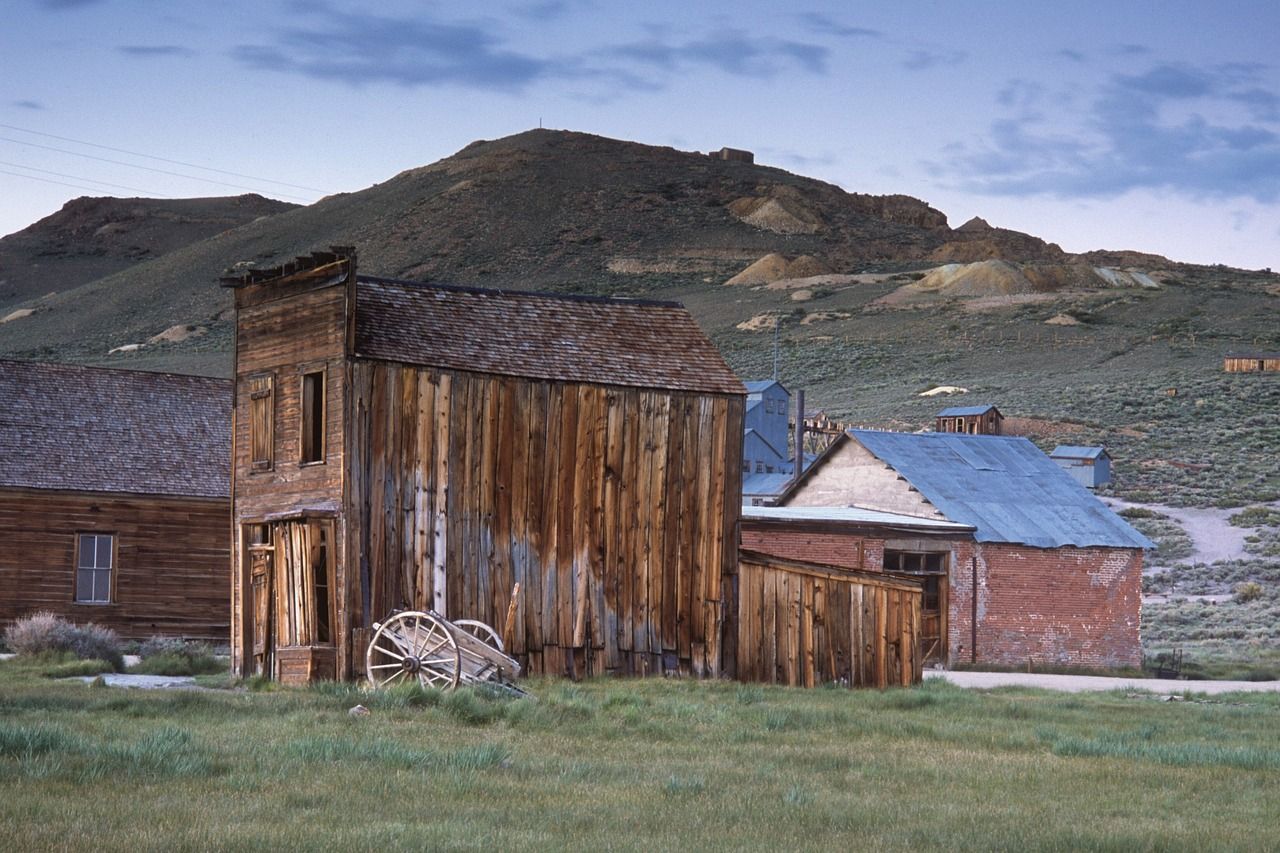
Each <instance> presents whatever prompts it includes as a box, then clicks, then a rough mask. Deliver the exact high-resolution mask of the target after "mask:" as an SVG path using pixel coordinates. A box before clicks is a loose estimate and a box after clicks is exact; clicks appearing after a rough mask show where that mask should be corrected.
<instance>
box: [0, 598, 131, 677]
mask: <svg viewBox="0 0 1280 853" xmlns="http://www.w3.org/2000/svg"><path fill="white" fill-rule="evenodd" d="M4 641H5V645H7V646H8V647H9V648H11V649H13V651H14V653H16V654H18V655H39V654H71V655H74V656H75V657H77V658H80V659H81V660H94V659H100V660H104V661H106V662H108V663H109V664H110V665H111V666H112V668H113V669H115V670H116V671H119V670H122V669H124V655H123V653H122V652H121V651H120V637H119V636H117V634H116V632H115V631H112V630H111V629H110V628H104V627H103V626H101V625H95V624H93V623H92V622H90V623H89V624H87V625H76V624H75V623H73V622H68V621H67V620H66V619H63V618H61V617H59V616H56V615H54V614H53V613H48V612H41V613H36V614H34V615H32V616H28V617H27V618H26V619H19V620H17V621H16V622H14V623H13V624H11V625H10V626H9V627H8V628H7V629H6V630H5V634H4Z"/></svg>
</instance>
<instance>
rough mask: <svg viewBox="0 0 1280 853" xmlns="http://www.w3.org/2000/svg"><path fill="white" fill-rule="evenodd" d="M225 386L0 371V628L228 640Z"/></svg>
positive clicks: (17, 366)
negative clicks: (54, 622)
mask: <svg viewBox="0 0 1280 853" xmlns="http://www.w3.org/2000/svg"><path fill="white" fill-rule="evenodd" d="M230 411H231V383H229V382H227V381H226V380H221V379H208V378H203V377H196V376H175V375H169V374H161V373H144V372H139V371H131V370H106V369H102V368H90V367H79V366H72V365H65V364H38V363H33V362H18V361H0V538H3V541H4V546H3V547H0V627H3V625H4V624H7V623H8V622H10V621H11V620H13V619H16V618H21V617H23V616H26V615H29V614H31V613H33V612H36V611H41V610H45V611H51V612H53V613H55V614H57V615H58V616H61V617H63V618H65V619H69V620H71V621H73V622H77V623H85V622H96V623H98V624H100V625H105V626H107V627H110V628H112V629H114V630H115V631H117V632H118V633H119V634H121V635H122V636H124V637H126V638H137V639H142V638H146V637H150V636H152V635H168V636H181V637H188V638H193V639H202V640H211V641H215V642H219V643H225V642H227V640H228V638H229V621H230V619H229V615H230V609H229V605H228V602H229V601H230V589H229V583H228V581H229V578H228V573H227V566H228V565H229V563H230V548H229V545H228V541H227V529H228V525H229V523H230V518H231V514H230V500H229V492H230V472H229V457H230V450H231V439H230V423H229V416H230Z"/></svg>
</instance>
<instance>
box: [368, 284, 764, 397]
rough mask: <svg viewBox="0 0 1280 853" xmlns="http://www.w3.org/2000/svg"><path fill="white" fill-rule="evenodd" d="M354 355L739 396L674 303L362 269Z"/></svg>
mask: <svg viewBox="0 0 1280 853" xmlns="http://www.w3.org/2000/svg"><path fill="white" fill-rule="evenodd" d="M356 299H357V307H356V354H357V355H358V356H362V357H366V358H376V359H385V360H388V361H400V362H405V363H408V364H421V365H425V366H429V367H442V368H450V369H454V370H470V371H475V372H478V373H493V374H498V375H505V376H521V377H526V378H531V379H548V380H558V381H563V382H586V383H592V384H604V385H624V386H632V387H639V388H660V389H667V390H674V391H694V392H701V393H716V394H743V393H744V392H745V389H744V388H743V385H742V382H741V381H739V379H738V377H737V376H735V375H734V373H733V371H732V370H730V369H729V365H728V364H726V363H725V360H724V358H723V357H722V356H721V355H720V352H719V351H718V350H717V349H716V348H715V346H714V345H713V344H712V343H711V341H710V340H708V338H707V336H706V335H704V334H703V333H702V330H701V329H700V328H698V324H697V323H696V322H695V321H694V319H693V317H692V316H691V315H690V314H689V312H688V311H686V310H685V309H684V307H683V306H681V305H680V304H678V303H675V302H653V301H645V300H627V299H605V298H596V297H581V296H578V297H574V296H560V295H551V294H545V293H527V292H522V291H506V290H485V289H481V288H464V287H448V286H444V285H433V284H415V283H413V282H398V281H390V280H387V279H376V278H365V277H363V276H361V277H360V278H359V280H358V284H357V298H356Z"/></svg>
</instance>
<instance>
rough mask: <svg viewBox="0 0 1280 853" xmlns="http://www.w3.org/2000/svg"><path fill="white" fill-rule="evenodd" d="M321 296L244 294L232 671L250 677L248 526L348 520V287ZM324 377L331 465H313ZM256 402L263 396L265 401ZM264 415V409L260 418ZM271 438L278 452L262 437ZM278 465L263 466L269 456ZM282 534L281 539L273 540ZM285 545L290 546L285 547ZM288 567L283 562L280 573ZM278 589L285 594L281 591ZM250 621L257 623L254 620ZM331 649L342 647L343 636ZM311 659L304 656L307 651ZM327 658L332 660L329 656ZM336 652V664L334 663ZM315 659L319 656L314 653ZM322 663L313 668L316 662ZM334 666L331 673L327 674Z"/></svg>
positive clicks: (280, 637)
mask: <svg viewBox="0 0 1280 853" xmlns="http://www.w3.org/2000/svg"><path fill="white" fill-rule="evenodd" d="M319 283H320V284H321V285H322V286H321V287H320V289H315V290H307V289H306V288H305V287H304V286H302V285H301V284H299V285H298V286H296V287H294V288H293V289H291V290H289V291H288V297H289V298H287V299H279V298H274V299H273V298H269V297H270V296H272V293H271V290H270V288H271V285H265V286H254V287H249V288H246V289H244V290H241V291H237V293H236V298H237V314H238V321H237V328H236V383H235V409H234V416H233V428H232V465H233V474H232V476H233V479H234V493H233V494H234V504H233V508H232V511H233V516H234V533H233V536H234V545H233V547H234V569H233V571H232V590H231V595H232V620H231V621H232V626H231V632H232V666H233V668H234V669H235V671H236V672H239V673H243V674H247V673H249V672H250V670H251V669H252V666H253V664H252V657H253V656H252V654H251V653H249V654H246V649H251V648H252V646H253V633H254V626H253V621H254V620H253V618H252V613H253V605H252V600H251V593H250V592H249V590H250V588H251V584H252V580H251V578H250V572H251V566H250V559H249V555H248V551H247V549H246V547H245V539H244V536H245V527H244V525H246V524H249V523H258V522H263V521H269V520H273V519H276V520H279V519H285V518H315V517H317V516H321V517H331V516H336V515H337V514H338V510H339V508H340V507H341V505H342V494H343V453H344V441H343V438H344V431H343V421H344V417H345V411H344V406H345V405H346V393H345V388H344V384H345V375H346V370H345V363H346V362H345V358H346V343H347V341H346V337H347V296H348V294H347V288H345V287H343V286H333V282H332V281H327V280H321V281H320V282H319ZM320 370H323V371H324V377H325V380H324V381H325V387H324V441H323V447H322V448H321V450H322V454H321V456H322V459H323V461H321V462H311V463H305V462H303V435H302V427H303V423H302V405H303V376H304V375H305V374H306V373H310V372H315V371H320ZM264 391H269V397H267V399H268V400H269V401H270V408H269V411H265V412H264V411H263V402H262V401H263V399H264V398H263V392H264ZM255 395H256V396H255ZM255 409H257V411H255ZM263 432H265V433H266V434H267V435H268V436H269V439H268V440H269V446H268V447H267V448H266V449H264V447H263V445H262V444H261V443H259V446H258V448H257V449H256V451H257V452H255V448H254V447H253V443H254V442H253V438H254V436H255V434H256V435H259V436H261V435H262V434H263ZM264 455H265V456H267V457H269V459H270V462H269V464H266V465H264V464H262V463H263V458H262V457H263V456H264ZM332 523H333V524H334V530H333V534H332V536H333V542H332V547H331V548H330V553H331V554H340V553H342V548H343V547H344V545H343V537H344V525H343V523H342V519H337V520H336V521H335V522H332ZM274 536H275V534H274V533H273V537H274ZM277 544H280V545H281V547H282V548H283V547H284V546H285V545H288V544H289V543H288V542H285V543H277ZM330 562H333V563H335V565H333V566H332V567H331V568H332V570H335V571H336V577H334V581H333V582H334V585H335V590H341V589H343V588H344V585H345V584H347V583H348V581H347V579H346V578H345V577H343V575H342V569H343V566H342V564H341V562H340V561H333V560H332V559H331V560H330ZM286 565H287V564H282V563H281V562H280V561H277V562H276V570H277V571H284V570H285V568H284V567H285V566H286ZM275 589H276V590H277V591H278V592H282V591H284V590H285V589H286V588H285V587H280V586H276V587H275ZM344 602H345V599H344V597H343V596H341V595H335V596H334V602H333V603H334V609H335V614H334V618H335V620H336V624H337V625H345V624H347V622H346V620H347V615H346V612H345V605H344ZM246 615H247V616H248V618H246ZM275 615H276V616H277V622H276V625H275V626H274V631H275V632H280V631H283V630H285V629H286V628H287V629H288V630H291V631H292V630H294V628H293V626H292V624H291V623H286V622H284V621H282V620H280V619H279V617H280V615H281V614H280V613H279V612H277V613H276V614H275ZM273 636H274V637H275V642H276V643H277V644H279V645H281V646H283V645H286V644H287V643H290V642H295V641H296V642H299V643H303V644H309V643H310V642H311V641H310V639H308V638H309V637H310V634H304V635H303V636H302V638H301V639H299V637H298V636H292V637H290V636H286V635H285V634H283V633H280V634H275V633H273ZM331 636H332V637H333V639H331V640H330V641H329V642H331V643H336V641H337V639H338V635H337V634H333V635H331ZM346 651H347V648H346V644H345V643H344V644H340V648H338V651H337V662H336V665H335V664H334V663H332V662H328V663H326V664H325V665H324V667H321V668H320V670H318V671H327V672H328V673H329V674H330V675H332V674H333V672H334V670H335V666H336V668H337V669H338V670H339V671H346V669H347V667H348V663H349V662H348V661H347V659H346V657H345V654H346ZM299 654H301V653H299ZM321 656H322V657H323V656H324V655H323V654H322V655H321ZM332 656H333V655H332V654H331V653H330V654H329V655H328V657H332ZM304 657H306V659H307V661H311V660H312V658H313V657H315V656H314V655H310V654H309V653H308V655H304ZM295 658H298V655H295V656H294V657H293V658H289V657H288V656H286V657H285V658H280V659H278V660H277V668H279V667H281V666H284V665H285V664H286V663H287V662H288V661H293V660H295ZM307 665H308V666H312V664H311V663H308V664H307ZM326 668H327V669H326Z"/></svg>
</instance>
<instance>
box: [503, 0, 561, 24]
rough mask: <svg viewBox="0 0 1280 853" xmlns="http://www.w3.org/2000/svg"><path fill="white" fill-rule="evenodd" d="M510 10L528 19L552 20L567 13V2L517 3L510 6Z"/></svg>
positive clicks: (551, 0) (552, 0) (549, 0)
mask: <svg viewBox="0 0 1280 853" xmlns="http://www.w3.org/2000/svg"><path fill="white" fill-rule="evenodd" d="M511 11H512V12H513V13H515V14H516V15H519V16H520V17H521V18H527V19H528V20H530V21H554V20H556V19H558V18H563V17H564V16H565V15H567V14H569V3H568V2H567V0H541V2H533V3H518V4H516V5H515V6H513V7H512V8H511Z"/></svg>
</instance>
